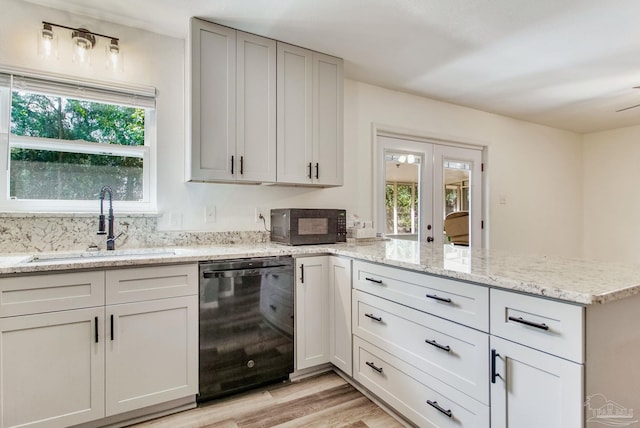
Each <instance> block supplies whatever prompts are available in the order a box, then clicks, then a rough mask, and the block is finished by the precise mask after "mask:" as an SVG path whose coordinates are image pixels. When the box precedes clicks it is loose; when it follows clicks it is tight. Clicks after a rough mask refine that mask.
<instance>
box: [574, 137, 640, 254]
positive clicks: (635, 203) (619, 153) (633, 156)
mask: <svg viewBox="0 0 640 428" xmlns="http://www.w3.org/2000/svg"><path fill="white" fill-rule="evenodd" d="M639 183H640V126H634V127H629V128H620V129H614V130H611V131H605V132H598V133H592V134H587V135H585V136H584V256H585V257H587V258H593V259H600V260H608V261H623V262H625V261H626V262H637V261H638V259H639V257H640V221H638V218H639V216H640V195H639V193H638V184H639Z"/></svg>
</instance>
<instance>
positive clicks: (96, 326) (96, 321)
mask: <svg viewBox="0 0 640 428" xmlns="http://www.w3.org/2000/svg"><path fill="white" fill-rule="evenodd" d="M94 321H95V325H94V326H93V328H94V331H95V336H96V343H98V317H95V318H94Z"/></svg>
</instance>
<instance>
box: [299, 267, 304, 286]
mask: <svg viewBox="0 0 640 428" xmlns="http://www.w3.org/2000/svg"><path fill="white" fill-rule="evenodd" d="M300 284H304V265H303V264H301V265H300Z"/></svg>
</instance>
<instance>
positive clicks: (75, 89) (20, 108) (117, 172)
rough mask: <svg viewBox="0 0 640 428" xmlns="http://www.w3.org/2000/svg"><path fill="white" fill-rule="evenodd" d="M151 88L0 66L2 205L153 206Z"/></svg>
mask: <svg viewBox="0 0 640 428" xmlns="http://www.w3.org/2000/svg"><path fill="white" fill-rule="evenodd" d="M154 92H155V91H152V90H149V89H147V91H146V93H145V91H140V90H137V89H136V90H131V89H125V88H117V87H115V88H114V87H109V88H105V87H98V86H88V85H87V86H85V85H78V84H76V83H70V82H61V81H57V80H47V79H41V78H33V77H25V76H16V75H10V74H0V116H1V117H2V123H3V124H4V125H0V138H2V140H1V142H2V146H3V150H2V154H1V155H0V156H2V157H3V161H4V162H3V165H4V166H5V167H6V169H7V171H8V173H7V174H5V175H4V177H6V178H4V180H5V183H4V185H3V186H2V190H1V191H0V194H2V196H3V197H2V198H0V204H1V205H2V209H3V211H44V212H78V211H90V212H93V211H95V207H96V204H95V201H96V200H97V199H98V197H99V193H100V189H101V188H102V187H103V186H105V185H107V186H110V187H111V188H112V189H113V197H114V201H117V204H118V206H119V208H120V211H121V212H122V211H130V212H140V211H153V210H154V209H155V191H154V189H155V185H154V182H153V181H154V180H155V177H154V170H155V168H154V153H155V152H154V146H155V141H154V140H155V138H154V137H155V94H154ZM6 124H8V126H7V125H6ZM3 126H4V129H3Z"/></svg>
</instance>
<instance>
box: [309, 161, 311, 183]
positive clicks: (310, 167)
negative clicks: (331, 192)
mask: <svg viewBox="0 0 640 428" xmlns="http://www.w3.org/2000/svg"><path fill="white" fill-rule="evenodd" d="M309 179H311V162H309Z"/></svg>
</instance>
